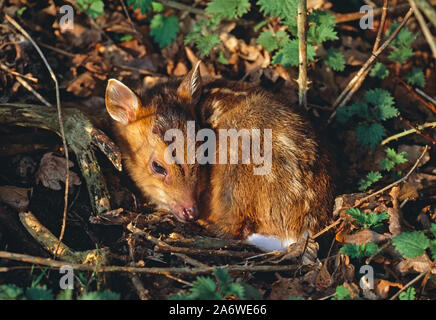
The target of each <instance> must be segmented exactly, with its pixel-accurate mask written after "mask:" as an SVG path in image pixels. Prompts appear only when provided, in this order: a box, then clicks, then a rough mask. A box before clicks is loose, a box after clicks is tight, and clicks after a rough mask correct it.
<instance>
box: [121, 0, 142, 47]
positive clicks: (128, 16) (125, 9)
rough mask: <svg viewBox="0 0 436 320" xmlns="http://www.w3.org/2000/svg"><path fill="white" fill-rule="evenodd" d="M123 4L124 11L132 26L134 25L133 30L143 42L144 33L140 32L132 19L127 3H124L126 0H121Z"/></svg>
mask: <svg viewBox="0 0 436 320" xmlns="http://www.w3.org/2000/svg"><path fill="white" fill-rule="evenodd" d="M120 2H121V6H122V7H123V10H124V13H125V15H126V17H127V20H129V23H130V26H131V27H132V30H133V32H134V33H135V34H136V37H137V38H138V40H139V41H140V42H141V43H143V39H142V35H141V34H139V32H138V30H136V28H135V24H134V23H133V21H132V19H131V18H130V15H129V11H128V10H127V7H126V4H125V3H124V0H120Z"/></svg>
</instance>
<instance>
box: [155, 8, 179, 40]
mask: <svg viewBox="0 0 436 320" xmlns="http://www.w3.org/2000/svg"><path fill="white" fill-rule="evenodd" d="M150 29H151V31H150V34H151V35H152V36H153V39H154V41H155V42H157V43H158V44H159V47H161V48H164V47H166V46H168V45H170V44H171V43H172V42H173V41H174V40H175V39H176V38H177V33H178V32H179V19H178V18H177V17H175V16H168V17H165V16H164V15H163V14H161V13H159V14H157V15H155V16H154V17H153V19H152V20H151V23H150Z"/></svg>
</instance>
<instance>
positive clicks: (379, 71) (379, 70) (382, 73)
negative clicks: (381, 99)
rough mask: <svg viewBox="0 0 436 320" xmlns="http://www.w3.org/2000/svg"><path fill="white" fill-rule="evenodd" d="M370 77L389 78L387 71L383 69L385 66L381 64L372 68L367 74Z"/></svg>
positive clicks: (378, 63)
mask: <svg viewBox="0 0 436 320" xmlns="http://www.w3.org/2000/svg"><path fill="white" fill-rule="evenodd" d="M369 75H370V76H371V77H375V78H379V79H384V78H386V77H387V76H389V70H388V69H387V68H386V67H385V65H384V64H383V63H381V62H377V63H376V64H375V65H374V67H373V68H372V69H371V72H370V73H369Z"/></svg>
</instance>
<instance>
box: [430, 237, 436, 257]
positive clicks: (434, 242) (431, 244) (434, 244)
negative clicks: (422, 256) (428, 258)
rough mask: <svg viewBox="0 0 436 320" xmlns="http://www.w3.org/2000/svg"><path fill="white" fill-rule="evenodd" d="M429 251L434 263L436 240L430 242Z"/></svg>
mask: <svg viewBox="0 0 436 320" xmlns="http://www.w3.org/2000/svg"><path fill="white" fill-rule="evenodd" d="M430 251H431V254H432V256H433V262H436V240H431V241H430Z"/></svg>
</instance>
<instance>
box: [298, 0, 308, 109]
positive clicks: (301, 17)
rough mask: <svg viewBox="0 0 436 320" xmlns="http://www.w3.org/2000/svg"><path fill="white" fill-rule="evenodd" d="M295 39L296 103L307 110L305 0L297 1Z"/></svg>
mask: <svg viewBox="0 0 436 320" xmlns="http://www.w3.org/2000/svg"><path fill="white" fill-rule="evenodd" d="M297 28H298V31H297V37H298V57H299V58H298V59H299V62H298V80H297V83H298V103H299V105H300V107H304V109H306V110H307V43H306V29H307V3H306V0H298V13H297Z"/></svg>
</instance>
